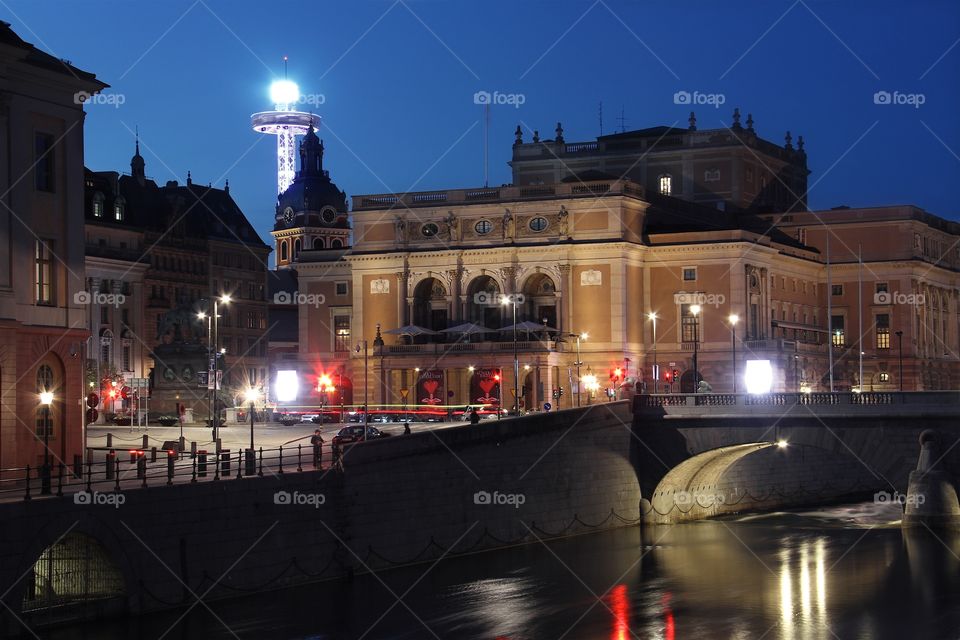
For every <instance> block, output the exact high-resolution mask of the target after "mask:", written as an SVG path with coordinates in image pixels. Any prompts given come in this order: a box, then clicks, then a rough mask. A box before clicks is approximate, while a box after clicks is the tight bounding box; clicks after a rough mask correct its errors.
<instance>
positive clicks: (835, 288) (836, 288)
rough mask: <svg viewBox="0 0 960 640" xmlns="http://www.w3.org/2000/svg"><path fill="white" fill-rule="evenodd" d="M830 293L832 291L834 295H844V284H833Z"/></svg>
mask: <svg viewBox="0 0 960 640" xmlns="http://www.w3.org/2000/svg"><path fill="white" fill-rule="evenodd" d="M830 293H831V294H832V295H835V296H842V295H843V285H842V284H835V285H832V286H831V289H830Z"/></svg>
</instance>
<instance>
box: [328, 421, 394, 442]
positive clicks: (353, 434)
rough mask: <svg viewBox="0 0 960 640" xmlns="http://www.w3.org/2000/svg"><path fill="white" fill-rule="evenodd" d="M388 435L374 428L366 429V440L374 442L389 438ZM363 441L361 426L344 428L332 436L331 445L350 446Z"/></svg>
mask: <svg viewBox="0 0 960 640" xmlns="http://www.w3.org/2000/svg"><path fill="white" fill-rule="evenodd" d="M389 436H390V434H389V433H384V432H383V431H380V430H379V429H377V428H376V427H367V440H376V439H378V438H386V437H389ZM362 439H363V426H362V425H361V426H356V427H344V428H343V429H340V431H338V432H337V435H335V436H333V444H338V445H339V444H350V443H351V442H359V441H361V440H362Z"/></svg>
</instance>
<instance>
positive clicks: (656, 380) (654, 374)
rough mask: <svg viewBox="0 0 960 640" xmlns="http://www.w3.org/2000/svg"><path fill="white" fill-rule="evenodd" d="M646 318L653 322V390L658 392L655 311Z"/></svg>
mask: <svg viewBox="0 0 960 640" xmlns="http://www.w3.org/2000/svg"><path fill="white" fill-rule="evenodd" d="M647 318H649V319H650V322H652V323H653V392H654V393H659V392H660V366H659V365H658V364H657V312H656V311H651V312H650V313H648V314H647Z"/></svg>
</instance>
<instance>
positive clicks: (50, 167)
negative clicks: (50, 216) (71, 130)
mask: <svg viewBox="0 0 960 640" xmlns="http://www.w3.org/2000/svg"><path fill="white" fill-rule="evenodd" d="M53 160H54V150H53V136H52V135H50V134H48V133H37V134H34V138H33V162H34V165H33V177H34V186H35V187H36V189H37V191H50V192H52V191H53V190H54V184H55V182H54V176H53V171H54V164H53Z"/></svg>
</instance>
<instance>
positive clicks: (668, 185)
mask: <svg viewBox="0 0 960 640" xmlns="http://www.w3.org/2000/svg"><path fill="white" fill-rule="evenodd" d="M660 193H661V194H662V195H665V196H669V195H670V194H672V193H673V177H672V176H670V175H662V176H660Z"/></svg>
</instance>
